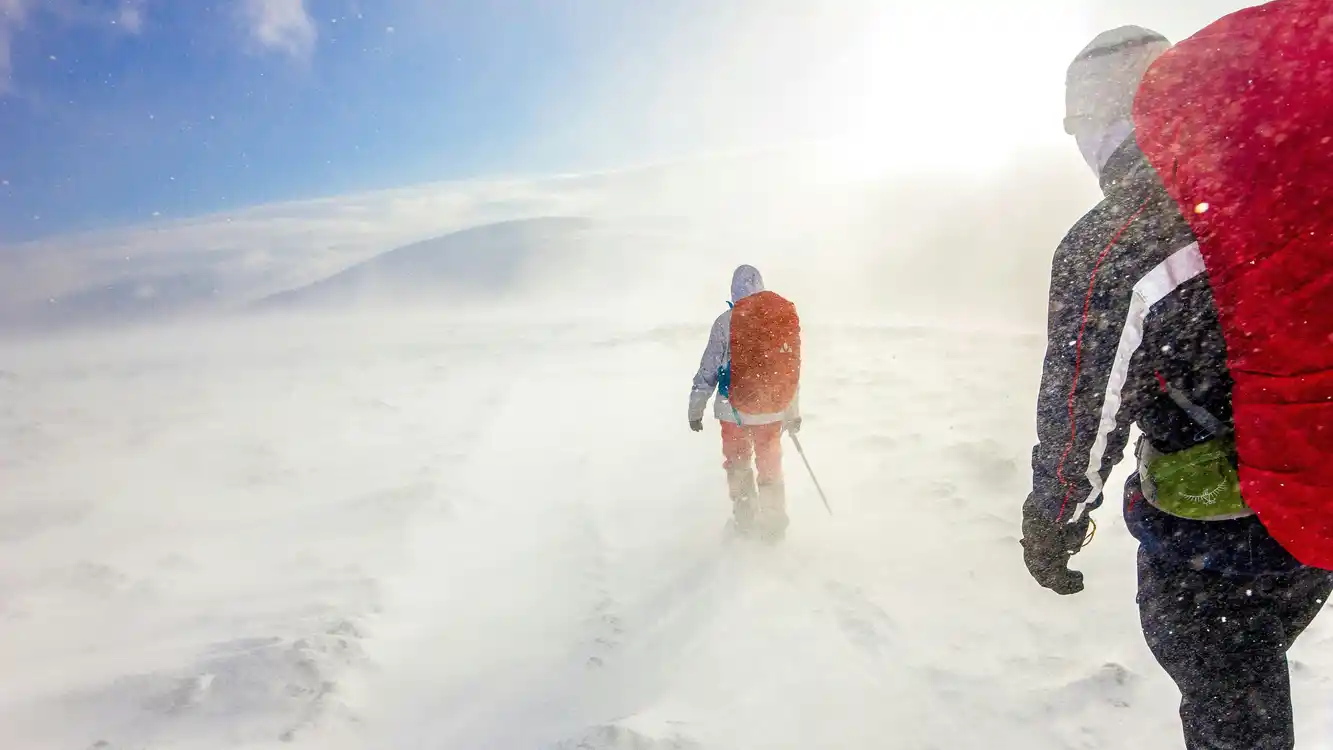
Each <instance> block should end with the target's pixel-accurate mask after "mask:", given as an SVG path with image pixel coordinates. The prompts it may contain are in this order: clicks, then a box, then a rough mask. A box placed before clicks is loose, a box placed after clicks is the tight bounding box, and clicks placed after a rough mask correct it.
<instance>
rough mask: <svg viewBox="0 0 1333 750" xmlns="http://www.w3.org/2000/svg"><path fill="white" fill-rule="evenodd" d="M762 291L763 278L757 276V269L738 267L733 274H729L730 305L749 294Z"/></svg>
mask: <svg viewBox="0 0 1333 750" xmlns="http://www.w3.org/2000/svg"><path fill="white" fill-rule="evenodd" d="M762 291H764V277H763V276H760V275H759V269H758V268H755V267H754V266H738V267H737V268H736V271H735V273H733V274H731V303H732V304H733V305H734V304H736V303H737V302H740V301H741V300H743V299H745V298H746V297H749V296H750V295H751V294H757V293H759V292H762Z"/></svg>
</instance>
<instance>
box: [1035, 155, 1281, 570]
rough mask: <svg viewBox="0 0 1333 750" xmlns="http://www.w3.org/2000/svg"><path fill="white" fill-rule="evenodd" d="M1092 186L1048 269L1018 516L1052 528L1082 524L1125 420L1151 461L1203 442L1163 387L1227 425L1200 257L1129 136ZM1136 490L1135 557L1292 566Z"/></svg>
mask: <svg viewBox="0 0 1333 750" xmlns="http://www.w3.org/2000/svg"><path fill="white" fill-rule="evenodd" d="M1101 187H1102V192H1103V194H1104V195H1105V199H1104V200H1102V202H1101V203H1100V204H1098V205H1097V207H1096V208H1094V209H1093V210H1092V211H1090V212H1088V214H1087V215H1086V216H1084V217H1083V218H1082V219H1081V220H1080V221H1079V222H1078V223H1077V224H1075V225H1074V227H1073V229H1071V230H1070V231H1069V234H1068V235H1066V236H1065V239H1064V241H1062V242H1061V243H1060V246H1059V248H1058V249H1057V250H1056V253H1055V258H1054V260H1053V262H1052V267H1051V286H1050V308H1049V314H1048V327H1047V344H1046V358H1045V362H1044V365H1043V370H1042V379H1041V392H1040V394H1039V396H1038V401H1037V434H1038V440H1039V442H1038V444H1037V446H1036V447H1035V448H1034V449H1033V452H1032V494H1031V495H1029V496H1028V500H1027V504H1028V505H1027V512H1028V513H1038V514H1041V515H1042V516H1043V517H1044V518H1046V519H1047V520H1051V521H1056V522H1059V523H1073V524H1078V523H1082V522H1083V521H1084V519H1085V518H1086V516H1087V514H1088V513H1089V512H1090V511H1091V510H1093V509H1094V508H1096V507H1098V506H1099V505H1101V501H1102V489H1103V486H1104V483H1105V481H1106V478H1107V476H1108V475H1109V474H1110V472H1111V470H1112V468H1114V467H1115V465H1116V464H1118V463H1119V462H1120V459H1121V457H1122V455H1123V454H1124V450H1125V446H1126V442H1127V441H1128V438H1129V428H1130V425H1131V424H1135V423H1136V424H1137V425H1138V427H1139V429H1140V431H1141V432H1142V435H1143V438H1144V439H1146V440H1148V441H1151V443H1152V445H1153V447H1155V448H1156V449H1157V450H1159V451H1161V452H1163V453H1170V452H1174V451H1178V450H1182V449H1184V448H1188V447H1190V446H1192V445H1196V444H1198V443H1200V442H1203V441H1205V440H1207V439H1208V438H1209V437H1211V436H1210V435H1209V434H1208V433H1207V431H1206V430H1204V429H1203V428H1201V427H1200V426H1199V425H1198V424H1196V422H1195V421H1194V420H1193V419H1191V418H1190V416H1189V415H1188V414H1187V413H1186V412H1185V411H1184V410H1183V409H1182V408H1181V407H1180V406H1178V405H1177V404H1176V402H1175V401H1173V400H1172V398H1171V396H1170V395H1169V391H1168V388H1174V389H1175V390H1176V391H1177V392H1178V393H1181V394H1185V395H1186V396H1187V397H1188V399H1189V400H1190V401H1193V402H1194V403H1195V404H1197V405H1199V406H1201V407H1203V408H1204V409H1206V410H1207V411H1208V412H1210V413H1211V414H1213V415H1214V416H1215V417H1216V418H1217V419H1218V420H1220V421H1222V422H1223V423H1225V424H1227V425H1230V424H1231V387H1232V381H1231V376H1230V375H1229V374H1228V371H1227V366H1226V343H1225V340H1224V339H1223V336H1222V330H1221V327H1220V326H1219V324H1218V319H1217V310H1216V308H1215V307H1214V303H1213V294H1212V290H1211V288H1210V287H1209V284H1208V279H1207V274H1205V273H1204V272H1203V260H1202V256H1201V255H1200V254H1199V252H1198V245H1197V244H1196V243H1195V240H1194V235H1193V234H1192V233H1191V231H1190V229H1189V226H1188V225H1187V224H1186V223H1185V221H1184V218H1183V217H1182V216H1181V215H1180V210H1179V208H1178V207H1177V204H1176V203H1175V202H1174V201H1173V200H1172V199H1171V198H1170V196H1168V195H1167V193H1166V191H1165V189H1163V187H1162V185H1161V182H1160V181H1159V179H1158V177H1157V174H1156V172H1154V170H1153V169H1152V167H1151V166H1149V164H1148V163H1147V161H1146V160H1145V159H1144V157H1143V154H1142V153H1141V152H1140V151H1139V149H1138V146H1137V145H1136V144H1135V143H1134V139H1133V138H1130V139H1129V140H1127V141H1126V142H1125V144H1124V145H1123V146H1121V147H1120V149H1119V150H1118V151H1116V153H1115V154H1114V155H1113V156H1112V157H1111V159H1110V160H1109V162H1108V163H1107V165H1106V167H1105V168H1104V169H1103V170H1102V177H1101ZM1090 467H1091V468H1090ZM1137 487H1138V483H1137V481H1131V482H1130V486H1129V487H1128V488H1127V491H1126V493H1125V495H1126V499H1125V518H1126V521H1127V522H1128V524H1129V527H1130V530H1131V532H1132V533H1133V534H1134V535H1135V537H1136V538H1138V539H1139V541H1140V542H1141V543H1142V544H1143V546H1144V549H1145V551H1146V552H1148V553H1149V554H1152V555H1154V556H1159V557H1164V558H1174V559H1177V560H1179V561H1181V562H1185V563H1189V564H1191V565H1193V566H1194V567H1200V568H1210V569H1215V570H1220V571H1226V572H1236V573H1246V574H1250V573H1261V572H1268V571H1279V570H1288V569H1292V568H1295V567H1298V564H1297V563H1296V561H1295V560H1294V559H1293V558H1291V556H1290V555H1288V554H1287V553H1286V552H1285V551H1284V550H1283V549H1282V548H1281V547H1280V546H1279V545H1278V544H1277V543H1276V542H1275V541H1274V540H1273V539H1272V538H1271V537H1269V536H1268V534H1267V532H1266V531H1265V530H1264V528H1263V525H1262V524H1261V523H1260V522H1259V520H1258V519H1257V518H1255V517H1249V518H1243V519H1239V520H1233V521H1206V522H1205V521H1191V520H1186V519H1181V518H1177V517H1174V516H1169V515H1167V514H1165V513H1162V512H1161V511H1159V510H1157V509H1156V508H1154V507H1152V506H1151V505H1149V504H1148V503H1146V502H1144V501H1143V500H1142V498H1141V496H1140V495H1138V492H1137Z"/></svg>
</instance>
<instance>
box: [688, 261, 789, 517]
mask: <svg viewBox="0 0 1333 750" xmlns="http://www.w3.org/2000/svg"><path fill="white" fill-rule="evenodd" d="M728 305H729V308H730V309H728V310H727V311H726V312H724V313H722V314H721V315H719V316H718V318H717V321H716V322H714V323H713V330H712V333H711V334H709V337H708V346H707V347H705V348H704V354H703V358H702V359H701V360H700V362H699V371H698V372H697V373H695V376H694V385H693V387H692V388H691V389H690V408H689V420H690V429H691V430H694V431H695V432H700V431H702V430H703V428H704V425H703V419H704V409H705V408H706V407H707V406H708V399H709V398H710V397H711V396H712V395H713V393H714V391H716V392H717V398H716V399H715V401H714V404H713V416H715V417H716V418H717V420H718V421H719V422H721V423H722V454H723V456H724V457H725V461H724V463H723V467H724V468H725V469H726V471H727V488H728V490H729V492H730V494H731V502H732V514H733V518H734V523H735V526H736V529H737V530H738V531H739V532H741V533H743V534H749V533H757V534H759V535H760V536H761V537H763V538H765V539H768V540H771V541H776V540H780V539H782V538H783V536H784V535H785V534H786V531H787V501H786V492H785V489H784V485H783V479H782V431H783V430H784V429H786V430H790V431H792V432H793V433H794V432H797V431H799V430H800V428H801V417H800V411H799V409H798V405H797V402H798V390H799V387H800V377H801V327H800V320H799V318H798V317H797V315H796V307H795V306H794V305H792V303H790V302H788V301H787V300H785V299H783V298H782V297H780V296H778V295H777V294H775V293H773V292H769V291H765V290H764V280H763V278H762V277H761V276H760V275H759V271H758V270H756V269H755V268H754V267H752V266H740V267H739V268H737V269H736V271H735V273H734V274H732V278H731V302H730V303H728ZM756 468H758V481H757V483H756V477H755V469H756Z"/></svg>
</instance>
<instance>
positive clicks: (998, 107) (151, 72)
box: [0, 0, 1237, 245]
mask: <svg viewBox="0 0 1333 750" xmlns="http://www.w3.org/2000/svg"><path fill="white" fill-rule="evenodd" d="M1236 4H1237V3H1236V2H1235V0H1181V4H1180V5H1179V6H1173V8H1170V9H1163V8H1162V7H1160V6H1161V5H1162V4H1161V3H1158V2H1156V0H1080V1H1079V2H1072V0H1013V3H1010V4H1001V3H980V2H977V3H973V2H972V0H957V2H955V3H919V2H884V1H881V0H838V2H835V3H815V2H810V0H729V1H728V2H725V3H722V2H717V1H716V0H669V1H668V0H660V1H659V0H0V245H3V244H6V243H13V242H16V241H20V240H27V239H34V238H41V237H46V236H50V235H56V234H62V233H66V232H70V231H74V230H84V229H96V228H103V227H108V226H116V225H126V224H146V225H150V226H151V225H152V224H153V223H154V222H155V221H159V220H163V219H171V218H180V217H186V216H195V215H199V214H203V213H211V212H227V211H233V210H236V209H239V208H242V207H246V206H253V205H258V204H264V203H269V202H274V201H282V200H289V199H298V198H307V197H316V196H331V195H337V194H343V193H348V192H354V191H365V190H373V189H377V188H385V187H398V186H403V185H408V184H414V183H422V182H429V181H438V180H452V179H459V178H470V177H488V176H503V175H534V174H548V173H553V172H572V171H588V170H592V169H602V168H610V167H619V166H628V165H633V164H636V163H642V162H645V161H652V160H656V159H662V158H672V157H678V156H687V155H692V154H694V153H697V152H708V151H725V150H729V149H730V150H734V149H738V148H748V147H756V146H759V147H762V146H767V145H771V144H774V143H785V142H792V141H798V140H801V139H808V138H821V139H827V138H830V137H831V138H833V139H834V140H835V141H836V142H838V143H840V144H845V145H846V148H845V149H844V151H845V154H844V155H843V156H842V157H841V158H843V159H844V160H845V161H846V162H847V163H848V165H849V166H850V167H851V168H853V169H870V170H871V171H874V170H878V169H881V168H885V167H886V166H892V167H894V168H907V166H910V165H911V164H913V163H914V164H915V168H917V169H930V170H938V169H943V168H946V167H947V168H954V169H967V170H973V171H977V170H983V169H1000V168H1012V167H1005V166H1004V165H1003V164H1002V162H1003V161H1004V159H1007V158H1009V157H1010V156H1011V154H1012V152H1013V149H1014V148H1016V147H1017V146H1018V145H1019V144H1022V143H1024V142H1036V141H1040V142H1042V143H1045V144H1047V145H1056V144H1058V147H1059V148H1060V149H1063V151H1062V152H1061V153H1066V155H1067V156H1068V158H1070V159H1076V158H1077V154H1076V153H1075V152H1073V151H1072V149H1070V148H1069V145H1068V144H1067V143H1065V142H1064V140H1065V137H1064V136H1063V134H1062V133H1061V131H1060V117H1061V116H1062V111H1061V107H1062V96H1063V74H1064V66H1065V65H1066V64H1067V61H1068V60H1069V59H1070V57H1071V56H1072V55H1073V54H1074V53H1075V52H1076V51H1077V50H1078V49H1079V48H1080V47H1081V46H1082V45H1083V44H1084V43H1085V42H1086V41H1087V39H1088V38H1090V37H1091V35H1092V34H1093V33H1095V31H1097V30H1100V29H1104V28H1107V27H1108V26H1109V25H1112V24H1119V23H1127V22H1137V23H1143V24H1145V25H1156V26H1157V27H1158V28H1161V29H1162V30H1163V31H1165V32H1167V33H1168V34H1171V35H1173V36H1177V37H1178V36H1179V35H1180V34H1182V33H1185V32H1187V31H1192V30H1193V29H1194V28H1197V27H1198V26H1199V25H1202V24H1203V23H1206V22H1207V21H1209V20H1211V19H1212V18H1215V17H1216V16H1217V15H1220V14H1221V13H1222V12H1225V11H1226V10H1230V9H1231V7H1229V6H1234V5H1236ZM963 9H965V10H966V11H967V12H965V13H963V12H960V10H963Z"/></svg>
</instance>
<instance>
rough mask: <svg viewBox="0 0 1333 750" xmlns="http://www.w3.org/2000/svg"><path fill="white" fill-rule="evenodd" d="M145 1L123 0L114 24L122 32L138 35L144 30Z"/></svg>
mask: <svg viewBox="0 0 1333 750" xmlns="http://www.w3.org/2000/svg"><path fill="white" fill-rule="evenodd" d="M144 2H145V0H123V2H121V4H120V10H119V11H117V12H116V17H115V20H114V23H115V24H116V26H118V27H120V29H121V30H122V31H125V32H127V33H130V34H138V33H139V32H140V31H142V30H143V20H144Z"/></svg>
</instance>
